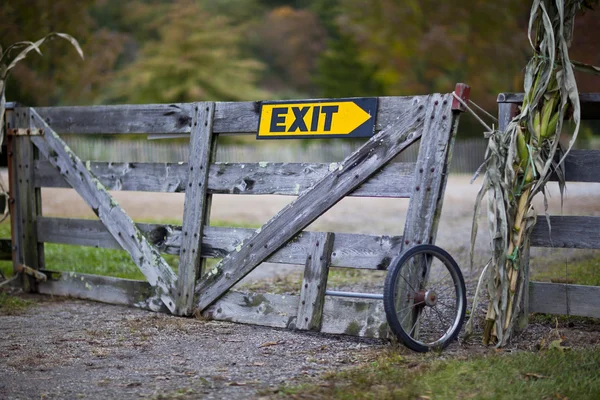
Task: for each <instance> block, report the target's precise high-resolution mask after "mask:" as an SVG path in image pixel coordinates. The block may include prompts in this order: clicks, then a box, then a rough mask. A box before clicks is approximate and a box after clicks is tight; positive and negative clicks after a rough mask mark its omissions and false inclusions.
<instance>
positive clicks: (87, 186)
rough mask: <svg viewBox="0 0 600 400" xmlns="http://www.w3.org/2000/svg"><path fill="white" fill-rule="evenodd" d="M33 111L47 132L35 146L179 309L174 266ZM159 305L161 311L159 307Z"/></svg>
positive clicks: (169, 305)
mask: <svg viewBox="0 0 600 400" xmlns="http://www.w3.org/2000/svg"><path fill="white" fill-rule="evenodd" d="M29 111H30V115H31V119H32V121H31V122H32V123H33V125H34V126H35V127H37V128H42V129H43V130H44V135H43V136H31V141H32V142H33V144H35V146H37V148H38V149H39V151H40V153H41V154H43V155H44V156H45V157H46V158H47V159H48V161H50V163H51V164H52V165H53V166H54V167H55V168H57V169H58V171H59V172H60V174H61V175H62V177H63V178H64V179H65V180H66V181H67V182H68V183H69V184H70V185H71V186H72V187H73V189H75V190H76V191H77V193H79V195H80V196H81V197H82V198H83V199H84V200H85V201H86V202H87V203H88V204H89V206H90V207H91V208H92V210H94V212H95V213H96V215H97V216H98V218H100V220H101V221H102V223H103V224H104V225H105V226H106V229H107V230H108V231H109V232H110V233H111V235H112V236H113V237H114V238H115V240H116V241H117V242H118V243H119V244H120V245H121V247H122V248H123V249H124V250H126V251H127V252H128V253H129V255H130V256H131V258H132V259H133V261H134V262H135V264H136V265H137V266H138V267H139V269H140V270H141V271H142V273H143V274H144V276H145V277H146V279H147V280H148V283H149V284H150V285H151V286H153V287H154V288H155V290H156V291H157V295H158V296H159V297H160V299H161V300H162V302H163V303H164V304H165V305H166V306H167V308H168V309H169V310H170V311H171V312H174V311H175V308H176V306H175V300H174V297H173V295H172V291H173V288H174V286H175V282H176V276H175V273H174V272H173V270H172V269H171V267H169V265H168V264H167V262H166V261H165V260H164V259H163V258H162V257H161V255H160V253H159V252H158V250H156V248H155V247H154V246H152V245H151V244H150V243H149V242H148V240H147V239H146V237H145V236H144V235H143V234H142V233H141V232H140V230H139V229H138V228H137V227H136V226H135V223H134V222H133V221H132V220H131V218H129V216H128V215H127V214H126V213H125V211H123V209H122V208H121V207H120V206H119V204H117V202H116V201H115V200H114V199H113V197H112V196H111V195H110V194H109V193H108V191H107V190H106V188H105V187H104V185H102V183H101V182H100V181H99V180H98V179H97V178H96V176H95V175H94V174H92V172H91V171H90V170H89V168H88V167H86V165H85V164H84V163H83V162H82V161H81V160H80V159H79V157H77V155H76V154H75V153H73V151H71V149H70V148H69V146H67V145H66V144H65V142H63V140H62V139H61V138H60V137H59V136H58V135H57V134H56V133H55V132H54V131H53V130H52V128H50V126H48V124H46V122H45V121H44V120H43V119H42V118H41V117H40V116H39V115H38V113H37V112H36V111H35V110H34V109H33V108H30V109H29ZM155 306H156V308H159V307H158V306H159V305H155Z"/></svg>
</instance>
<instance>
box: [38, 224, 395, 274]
mask: <svg viewBox="0 0 600 400" xmlns="http://www.w3.org/2000/svg"><path fill="white" fill-rule="evenodd" d="M136 225H137V227H138V229H139V230H140V231H141V232H142V234H143V235H144V236H145V237H146V238H147V240H148V241H149V242H150V243H151V244H152V245H153V246H155V247H156V248H157V249H158V250H159V251H160V252H163V253H167V254H175V255H179V254H180V248H181V236H182V232H181V227H180V226H175V225H159V224H139V223H138V224H136ZM37 229H38V236H39V240H40V241H42V242H47V243H61V244H73V245H80V246H91V247H100V248H110V249H120V248H121V246H120V245H119V243H118V242H117V241H116V240H115V239H114V238H113V237H112V235H111V234H110V232H108V230H107V229H106V227H105V226H104V224H102V222H101V221H93V220H84V219H69V218H48V217H42V218H39V219H38V221H37ZM254 233H255V230H254V229H247V228H226V227H214V226H205V227H204V234H203V239H202V257H207V258H222V257H225V256H226V255H227V254H229V253H230V252H233V251H235V249H236V247H238V246H240V245H241V244H242V243H243V242H244V241H245V240H247V239H249V238H250V237H251V236H252V235H253V234H254ZM315 234H316V232H310V231H305V232H302V233H301V234H300V235H298V236H296V237H295V238H294V239H293V240H292V241H290V242H288V243H287V244H286V245H285V246H284V247H282V248H281V249H280V250H278V251H277V252H275V253H274V254H273V255H271V256H270V257H269V258H268V259H267V261H268V262H273V263H281V264H303V263H304V262H305V261H306V255H307V254H308V251H309V248H310V243H311V241H313V240H314V235H315ZM401 244H402V236H386V235H382V236H378V235H362V234H352V233H336V234H335V239H334V244H333V250H332V254H331V266H333V267H346V268H363V269H378V270H385V269H387V267H388V265H389V264H390V262H391V260H392V259H393V258H394V257H395V256H397V255H398V254H399V253H400V249H401Z"/></svg>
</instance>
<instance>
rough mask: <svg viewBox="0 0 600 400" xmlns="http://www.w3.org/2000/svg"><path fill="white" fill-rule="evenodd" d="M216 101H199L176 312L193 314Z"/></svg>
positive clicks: (185, 205) (192, 137)
mask: <svg viewBox="0 0 600 400" xmlns="http://www.w3.org/2000/svg"><path fill="white" fill-rule="evenodd" d="M214 112H215V103H212V102H206V103H196V105H195V106H194V116H193V118H192V136H191V139H190V156H189V160H190V162H189V164H188V169H189V175H188V187H187V190H186V192H185V203H184V208H183V228H182V229H183V236H182V237H181V252H180V256H179V270H178V277H177V313H178V314H179V315H190V314H191V313H192V305H193V303H194V287H195V285H196V277H197V276H198V275H199V272H200V263H201V260H202V258H201V254H200V253H201V251H202V230H203V228H204V225H205V223H206V222H207V221H206V219H205V215H206V186H207V181H208V170H209V165H210V150H211V145H212V121H213V115H214Z"/></svg>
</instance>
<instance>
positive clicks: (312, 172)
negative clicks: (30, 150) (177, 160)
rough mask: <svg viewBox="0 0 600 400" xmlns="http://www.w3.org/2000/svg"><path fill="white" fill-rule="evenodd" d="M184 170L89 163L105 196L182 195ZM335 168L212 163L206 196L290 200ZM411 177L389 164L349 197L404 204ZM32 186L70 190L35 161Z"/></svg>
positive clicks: (408, 166) (411, 167)
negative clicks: (118, 192) (127, 193)
mask: <svg viewBox="0 0 600 400" xmlns="http://www.w3.org/2000/svg"><path fill="white" fill-rule="evenodd" d="M188 168H189V167H188V165H187V163H181V164H171V163H106V162H92V163H90V170H91V171H92V173H93V174H94V175H96V177H97V178H98V180H100V182H102V184H103V185H104V186H105V187H106V188H107V189H108V190H132V191H148V192H170V193H177V192H184V191H185V189H186V187H188V176H187V175H188ZM336 168H338V164H337V163H331V164H315V163H312V164H308V163H267V162H265V163H214V164H211V166H210V172H209V178H208V193H209V194H217V193H222V194H253V195H254V194H277V195H286V196H288V195H289V196H295V195H298V194H299V193H300V192H303V191H305V190H306V189H308V188H310V187H311V186H312V185H313V184H314V183H315V182H317V181H318V180H320V179H323V177H324V176H325V175H326V174H327V173H328V172H330V170H332V169H336ZM414 171H415V163H391V164H388V165H386V166H385V167H384V168H383V169H382V170H381V171H380V172H378V173H377V174H375V175H373V177H372V178H370V179H369V180H368V181H366V182H365V183H364V184H362V185H361V186H360V187H359V188H358V189H356V190H355V191H354V192H352V193H350V194H349V196H357V197H401V198H408V197H410V195H411V194H412V190H413V188H414ZM35 185H36V187H60V188H63V187H64V188H66V187H70V186H69V185H68V183H66V182H65V180H64V179H63V177H62V176H60V173H59V172H58V171H56V169H54V168H53V167H52V166H51V164H50V162H48V161H36V163H35Z"/></svg>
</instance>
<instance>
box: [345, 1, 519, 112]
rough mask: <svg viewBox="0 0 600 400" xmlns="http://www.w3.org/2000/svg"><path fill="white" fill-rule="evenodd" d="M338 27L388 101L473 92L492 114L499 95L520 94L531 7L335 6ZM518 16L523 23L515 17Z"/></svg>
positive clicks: (410, 3) (512, 3) (513, 3)
mask: <svg viewBox="0 0 600 400" xmlns="http://www.w3.org/2000/svg"><path fill="white" fill-rule="evenodd" d="M340 5H341V7H342V13H341V16H340V17H339V18H338V20H337V22H338V24H339V26H340V29H341V30H342V31H343V32H347V33H348V34H351V35H352V36H353V37H354V38H355V39H356V41H357V43H358V45H359V52H360V59H361V60H362V61H363V62H364V63H366V64H368V65H372V66H374V67H375V68H376V69H377V72H376V77H377V79H378V80H379V81H380V82H381V83H382V84H383V85H384V88H385V92H386V94H388V95H400V94H419V93H431V92H440V91H441V92H448V91H451V90H453V88H454V84H455V83H456V82H466V83H468V84H470V85H471V86H472V89H473V90H472V98H474V99H477V101H479V102H481V103H483V105H485V106H487V108H488V109H490V110H491V111H493V110H495V99H496V95H497V93H498V92H506V91H511V90H522V84H521V75H522V73H521V70H522V68H523V66H524V65H525V63H526V49H527V37H526V35H525V34H524V33H523V26H524V25H526V21H527V17H528V9H529V5H530V4H529V2H524V1H521V0H498V1H493V2H491V1H487V0H473V1H468V2H467V1H462V0H447V1H440V0H373V1H371V0H340ZM519 16H522V17H519Z"/></svg>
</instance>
